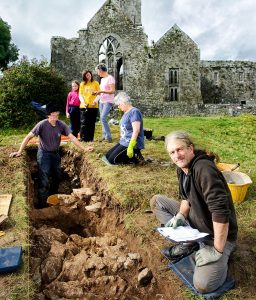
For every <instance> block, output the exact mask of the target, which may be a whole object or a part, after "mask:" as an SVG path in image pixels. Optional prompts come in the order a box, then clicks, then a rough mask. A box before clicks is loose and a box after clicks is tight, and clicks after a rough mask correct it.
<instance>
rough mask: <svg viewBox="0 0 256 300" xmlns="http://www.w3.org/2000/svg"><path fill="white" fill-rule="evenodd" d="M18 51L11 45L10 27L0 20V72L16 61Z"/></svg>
mask: <svg viewBox="0 0 256 300" xmlns="http://www.w3.org/2000/svg"><path fill="white" fill-rule="evenodd" d="M18 55H19V49H18V48H17V46H16V45H14V44H13V43H11V26H10V25H8V24H7V23H6V22H4V21H3V19H2V18H0V70H2V71H3V70H5V69H6V68H7V66H8V64H9V63H10V62H15V61H16V60H17V59H18Z"/></svg>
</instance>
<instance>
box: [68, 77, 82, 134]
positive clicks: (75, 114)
mask: <svg viewBox="0 0 256 300" xmlns="http://www.w3.org/2000/svg"><path fill="white" fill-rule="evenodd" d="M79 86H80V83H79V82H78V81H77V80H73V81H72V90H71V92H69V93H68V97H67V104H66V116H67V118H70V129H71V131H72V134H73V135H74V136H75V137H77V135H78V132H79V131H80V108H79V106H80V100H79Z"/></svg>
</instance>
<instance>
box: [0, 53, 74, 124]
mask: <svg viewBox="0 0 256 300" xmlns="http://www.w3.org/2000/svg"><path fill="white" fill-rule="evenodd" d="M67 93H68V86H67V84H66V81H65V80H64V77H63V76H62V75H60V73H58V72H57V71H56V70H55V69H53V68H52V67H51V66H50V65H49V64H48V62H47V61H46V60H42V61H37V60H35V59H34V60H32V61H31V62H30V61H28V60H27V59H26V58H24V59H22V60H20V61H19V62H18V63H16V64H14V65H13V66H11V67H10V68H8V69H7V70H5V71H4V72H3V78H2V79H1V80H0V128H3V127H5V128H6V127H12V128H17V127H24V126H30V127H31V126H33V125H34V124H35V123H36V122H37V121H38V118H37V115H36V113H35V112H34V110H33V108H32V106H31V101H36V102H39V103H41V104H47V103H48V102H54V103H55V104H56V105H57V106H58V107H59V109H60V111H63V112H64V111H65V104H66V97H67Z"/></svg>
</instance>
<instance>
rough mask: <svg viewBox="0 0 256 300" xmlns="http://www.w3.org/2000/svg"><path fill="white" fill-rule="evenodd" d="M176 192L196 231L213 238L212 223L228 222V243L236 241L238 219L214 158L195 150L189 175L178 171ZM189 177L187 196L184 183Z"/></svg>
mask: <svg viewBox="0 0 256 300" xmlns="http://www.w3.org/2000/svg"><path fill="white" fill-rule="evenodd" d="M177 174H178V179H179V192H180V196H181V198H182V199H185V200H187V201H188V202H189V206H190V211H189V216H188V220H189V222H190V223H191V226H192V227H194V228H197V229H198V230H199V231H202V232H207V233H210V235H211V237H213V221H214V222H217V223H229V230H228V237H227V240H228V241H230V242H233V241H235V240H236V239H237V220H236V213H235V208H234V204H233V201H232V198H231V194H230V191H229V188H228V185H227V183H226V180H225V178H224V177H223V175H222V173H221V172H220V171H219V170H218V169H217V167H216V165H215V163H214V162H213V159H211V158H210V157H209V156H208V155H207V154H206V153H205V152H203V151H200V150H197V151H195V157H194V158H193V160H192V161H191V162H190V165H189V172H188V175H185V173H184V172H183V171H182V170H181V169H180V168H178V171H177ZM185 176H188V183H187V184H186V185H187V187H186V193H184V188H183V181H184V178H185Z"/></svg>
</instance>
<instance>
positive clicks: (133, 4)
mask: <svg viewBox="0 0 256 300" xmlns="http://www.w3.org/2000/svg"><path fill="white" fill-rule="evenodd" d="M114 2H115V3H116V4H117V5H118V6H119V7H120V8H121V9H122V10H123V11H124V12H125V14H126V15H127V16H128V17H129V18H130V19H131V20H132V22H133V24H134V25H135V26H141V25H142V24H141V0H115V1H114Z"/></svg>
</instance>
